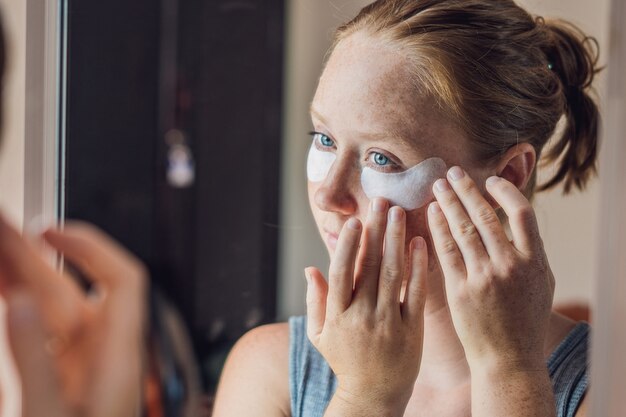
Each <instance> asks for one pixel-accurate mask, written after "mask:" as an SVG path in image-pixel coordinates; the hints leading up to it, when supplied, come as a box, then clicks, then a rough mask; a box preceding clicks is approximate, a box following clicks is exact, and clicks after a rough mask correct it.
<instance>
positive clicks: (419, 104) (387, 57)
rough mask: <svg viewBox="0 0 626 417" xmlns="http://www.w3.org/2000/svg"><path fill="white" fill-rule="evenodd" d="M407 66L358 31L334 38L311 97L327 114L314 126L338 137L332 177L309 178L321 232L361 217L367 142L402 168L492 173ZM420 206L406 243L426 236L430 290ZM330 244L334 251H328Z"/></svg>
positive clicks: (480, 177) (478, 175) (479, 175)
mask: <svg viewBox="0 0 626 417" xmlns="http://www.w3.org/2000/svg"><path fill="white" fill-rule="evenodd" d="M407 66H408V62H407V60H406V58H404V57H402V56H401V55H400V54H399V53H397V52H395V51H393V50H390V49H389V48H387V47H386V46H384V45H383V44H379V43H377V42H376V41H373V40H372V39H370V38H369V37H368V36H367V35H363V34H359V33H357V34H354V35H353V36H351V37H349V38H348V39H346V40H344V41H343V42H341V43H340V44H339V45H337V47H336V49H335V50H334V52H333V53H332V55H331V56H330V58H329V60H328V62H327V64H326V67H325V69H324V72H323V74H322V76H321V77H320V82H319V85H318V88H317V91H316V93H315V97H314V99H313V102H312V108H313V109H315V110H316V112H317V113H320V114H321V115H322V116H323V117H324V121H322V120H319V119H318V118H317V117H316V116H315V113H314V115H313V116H312V118H313V125H314V128H315V129H316V130H319V131H321V132H322V133H328V134H330V135H331V138H332V139H333V140H334V141H335V142H336V144H337V147H338V149H337V160H336V161H335V163H334V166H333V169H332V170H331V173H330V175H329V176H331V177H334V178H336V181H334V183H333V184H328V183H319V182H317V183H311V182H309V183H308V193H309V202H310V205H311V210H312V213H313V216H314V218H315V222H316V224H317V226H318V229H319V231H320V234H321V235H322V236H324V232H323V229H324V228H326V229H327V230H329V229H330V231H331V232H335V233H337V232H339V230H340V228H341V225H343V223H344V222H345V221H346V220H347V219H348V218H349V217H357V218H358V219H360V220H361V221H362V222H364V221H365V220H366V217H367V210H368V204H369V199H368V198H367V197H366V196H365V194H364V193H363V190H362V188H361V184H360V165H359V156H360V155H359V153H365V151H366V150H367V149H368V148H370V147H376V148H381V149H385V150H389V151H390V152H393V153H394V155H396V156H398V157H400V158H402V160H403V162H404V163H405V164H406V167H407V168H408V167H411V166H414V165H416V164H418V163H419V162H421V161H423V160H424V159H427V158H430V157H439V158H442V159H443V160H444V161H445V162H446V164H447V165H448V166H453V165H459V166H462V167H464V168H465V169H466V170H468V171H469V173H470V175H471V176H472V177H473V178H475V179H476V181H477V183H479V184H484V180H485V179H486V178H487V177H489V176H490V175H493V173H494V172H493V170H494V168H493V167H488V166H485V165H484V164H476V163H475V162H474V161H473V160H472V158H471V157H470V155H469V154H468V153H467V152H466V151H465V149H466V148H467V143H468V142H467V139H466V137H465V136H464V134H463V133H462V132H460V131H459V130H458V129H457V128H456V127H455V126H454V124H453V122H452V121H450V120H449V119H447V118H446V117H445V115H444V114H442V112H441V111H438V110H437V105H436V104H435V101H434V99H432V98H430V97H425V96H423V95H420V94H419V93H418V92H417V91H416V88H415V87H414V86H412V85H411V83H410V82H409V81H408V80H409V71H408V70H407ZM324 122H326V123H328V125H326V124H325V123H324ZM363 132H365V133H368V132H376V133H378V132H380V133H381V134H384V133H395V132H397V133H396V136H401V137H402V138H404V139H405V140H406V144H398V141H397V140H395V139H394V137H393V136H390V137H387V138H386V139H383V140H377V141H372V142H369V141H366V140H363V137H362V136H361V135H360V133H363ZM381 136H382V135H381ZM425 210H426V207H422V208H419V209H416V210H413V211H410V212H408V213H407V233H406V242H407V245H408V242H410V241H411V239H412V238H414V237H415V236H423V237H424V238H425V239H426V240H427V242H428V248H429V255H430V256H429V260H430V262H431V266H430V269H431V272H432V273H433V276H432V279H431V280H430V281H432V283H433V284H432V285H431V288H433V289H435V288H437V287H441V285H437V282H441V276H440V271H439V270H438V268H437V265H436V261H435V256H434V254H433V253H432V249H431V248H432V244H431V242H430V240H429V237H428V229H427V225H426V220H425V219H426V216H425ZM328 250H329V255H330V256H331V257H332V250H331V249H330V248H328ZM407 250H408V249H407ZM433 294H435V292H433ZM440 295H443V288H441V291H440ZM434 301H437V300H436V298H435V297H429V304H430V305H431V306H432V309H433V310H437V309H439V308H441V307H442V302H441V301H442V300H438V301H437V302H436V303H434ZM443 304H445V302H443ZM428 308H429V307H428V306H427V309H428Z"/></svg>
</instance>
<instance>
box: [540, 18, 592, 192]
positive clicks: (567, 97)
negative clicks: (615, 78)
mask: <svg viewBox="0 0 626 417" xmlns="http://www.w3.org/2000/svg"><path fill="white" fill-rule="evenodd" d="M539 23H540V24H541V23H543V22H541V21H540V22H539ZM545 30H546V32H547V37H548V42H547V44H548V48H547V50H546V51H545V52H546V56H547V58H548V62H549V67H550V68H551V69H552V71H553V72H554V74H555V75H556V76H557V77H558V79H559V80H560V84H561V91H562V94H563V97H564V109H563V112H564V114H565V123H566V124H565V129H564V130H563V133H562V135H561V137H560V138H559V139H558V140H557V141H556V143H555V144H554V145H553V147H552V148H550V149H549V150H548V152H547V154H546V155H545V156H544V163H556V162H557V161H560V166H559V168H558V170H557V172H556V174H554V176H553V177H552V178H551V179H550V180H548V182H546V183H545V184H543V185H541V186H540V187H539V188H538V191H544V190H548V189H551V188H553V187H555V186H556V185H558V184H559V183H561V182H563V183H564V187H563V188H564V192H565V194H567V193H569V192H570V190H571V188H572V186H575V187H576V188H578V189H579V190H583V189H584V188H585V186H586V184H587V182H588V180H589V179H590V177H591V176H593V175H595V174H596V172H597V167H596V160H597V155H598V141H599V137H598V135H599V125H600V114H599V112H598V106H597V105H596V103H595V102H594V100H593V99H592V98H591V97H590V95H589V93H590V90H591V85H592V83H593V79H594V77H595V75H596V74H597V73H598V72H599V71H600V70H601V68H598V67H597V64H598V43H597V41H596V40H595V39H594V38H591V37H588V36H585V35H584V34H583V33H582V32H581V31H580V29H578V28H577V27H576V26H574V25H572V24H570V23H567V22H563V21H550V22H548V23H545Z"/></svg>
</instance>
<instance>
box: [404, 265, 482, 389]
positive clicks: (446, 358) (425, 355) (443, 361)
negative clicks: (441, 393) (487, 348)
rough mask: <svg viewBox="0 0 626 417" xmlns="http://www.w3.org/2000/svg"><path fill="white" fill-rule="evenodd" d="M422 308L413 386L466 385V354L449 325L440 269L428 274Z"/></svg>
mask: <svg viewBox="0 0 626 417" xmlns="http://www.w3.org/2000/svg"><path fill="white" fill-rule="evenodd" d="M429 275H430V276H429V280H428V285H429V287H428V298H427V300H426V306H425V309H424V346H423V351H422V362H421V367H420V373H419V376H418V378H417V382H416V384H420V385H428V386H431V387H434V388H451V387H456V386H459V385H464V384H467V383H469V380H470V373H469V366H468V364H467V360H466V359H465V351H464V350H463V346H462V345H461V342H460V340H459V338H458V336H457V334H456V331H455V329H454V325H453V324H452V316H451V315H450V309H449V308H448V303H447V300H446V296H445V289H444V284H443V277H442V275H441V272H440V270H439V269H436V270H431V271H429Z"/></svg>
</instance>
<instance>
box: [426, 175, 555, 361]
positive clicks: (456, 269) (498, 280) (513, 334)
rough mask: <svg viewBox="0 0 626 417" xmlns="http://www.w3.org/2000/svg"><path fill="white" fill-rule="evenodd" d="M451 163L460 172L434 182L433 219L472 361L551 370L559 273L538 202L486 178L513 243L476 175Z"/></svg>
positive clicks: (450, 292)
mask: <svg viewBox="0 0 626 417" xmlns="http://www.w3.org/2000/svg"><path fill="white" fill-rule="evenodd" d="M452 170H455V172H456V173H457V174H458V175H450V173H449V174H448V177H449V178H450V181H449V182H448V181H446V180H445V179H440V180H438V181H437V182H436V183H435V186H434V187H433V190H434V194H435V197H436V199H437V202H434V203H431V205H430V206H429V209H428V224H429V228H430V231H431V235H432V238H433V243H434V247H435V251H436V253H437V257H438V259H439V263H440V265H441V268H442V271H443V274H444V276H445V285H446V293H447V297H448V303H449V305H450V310H451V313H452V319H453V322H454V326H455V328H456V331H457V333H458V335H459V338H460V340H461V343H462V344H463V347H464V349H465V353H466V356H467V360H468V362H469V364H470V367H472V368H474V369H476V368H477V366H478V365H480V366H481V367H483V368H484V367H485V365H486V366H488V367H490V368H491V369H507V370H508V371H511V372H515V371H519V370H539V371H542V372H545V361H544V355H543V348H544V341H545V337H546V334H547V330H548V319H549V316H550V310H551V305H552V297H553V293H554V277H553V275H552V272H551V270H550V267H549V265H548V261H547V259H546V255H545V252H544V249H543V244H542V241H541V238H540V236H539V230H538V226H537V221H536V218H535V214H534V211H533V209H532V206H531V204H530V202H529V201H528V200H527V199H526V197H524V195H523V194H522V193H521V192H520V191H519V190H518V189H517V187H515V186H514V185H513V184H512V183H510V182H508V181H506V180H505V179H502V178H498V177H491V178H490V179H489V180H487V184H486V187H487V191H488V192H489V193H490V194H491V196H492V197H493V198H494V200H495V201H496V202H497V203H498V204H499V205H500V206H501V207H502V209H503V210H504V211H505V213H506V214H507V215H508V217H509V222H510V226H511V231H512V235H513V240H512V241H511V242H509V239H508V237H507V235H506V233H505V231H504V228H503V226H502V224H501V223H500V221H499V219H498V216H497V214H496V212H495V210H494V209H493V208H492V206H491V205H490V204H489V203H488V202H487V200H486V199H485V198H484V197H483V196H482V194H481V192H480V190H479V189H478V187H477V186H476V184H475V183H474V181H472V179H471V178H470V177H469V176H468V175H467V174H465V173H464V172H463V171H462V170H460V169H458V171H457V168H452ZM452 170H450V172H452ZM454 178H456V180H455V179H454Z"/></svg>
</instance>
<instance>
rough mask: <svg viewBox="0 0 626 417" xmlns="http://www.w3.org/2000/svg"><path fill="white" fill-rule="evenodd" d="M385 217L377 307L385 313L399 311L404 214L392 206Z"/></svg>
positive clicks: (402, 267)
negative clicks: (383, 248) (383, 249)
mask: <svg viewBox="0 0 626 417" xmlns="http://www.w3.org/2000/svg"><path fill="white" fill-rule="evenodd" d="M387 217H388V221H387V230H386V232H385V251H384V253H383V259H382V262H381V267H380V276H379V278H378V300H377V306H378V307H377V308H378V309H379V310H380V311H384V312H386V313H396V312H397V313H400V290H401V288H402V280H403V278H404V239H405V235H406V216H405V213H404V210H402V209H401V208H400V207H392V208H391V209H390V210H389V213H388V216H387Z"/></svg>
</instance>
